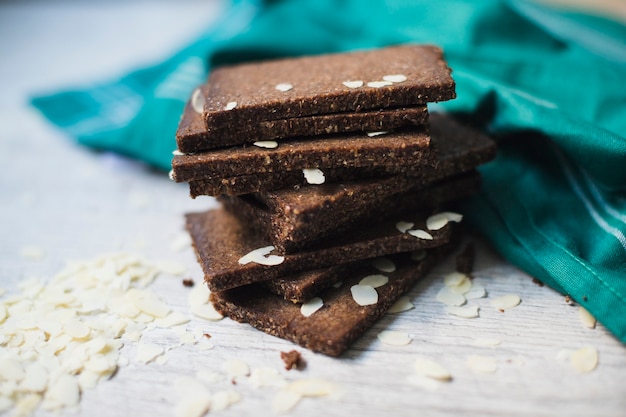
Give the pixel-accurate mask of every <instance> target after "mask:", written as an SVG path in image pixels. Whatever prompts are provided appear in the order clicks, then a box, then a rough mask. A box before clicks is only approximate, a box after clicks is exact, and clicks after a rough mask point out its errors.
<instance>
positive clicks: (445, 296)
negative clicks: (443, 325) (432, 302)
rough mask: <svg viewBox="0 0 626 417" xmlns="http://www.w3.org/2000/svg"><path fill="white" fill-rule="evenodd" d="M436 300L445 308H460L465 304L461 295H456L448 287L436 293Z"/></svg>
mask: <svg viewBox="0 0 626 417" xmlns="http://www.w3.org/2000/svg"><path fill="white" fill-rule="evenodd" d="M436 299H437V301H439V302H441V303H444V304H445V305H447V306H462V305H463V304H465V302H466V300H465V297H464V296H463V294H459V293H456V292H454V291H452V290H450V288H448V287H443V288H441V289H440V290H439V292H438V293H437V296H436Z"/></svg>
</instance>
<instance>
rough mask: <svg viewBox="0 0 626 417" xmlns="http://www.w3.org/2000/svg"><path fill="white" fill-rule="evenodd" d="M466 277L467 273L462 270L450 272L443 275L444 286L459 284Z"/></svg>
mask: <svg viewBox="0 0 626 417" xmlns="http://www.w3.org/2000/svg"><path fill="white" fill-rule="evenodd" d="M466 279H467V275H465V274H464V273H462V272H451V273H449V274H447V275H446V276H444V277H443V283H444V285H445V286H446V287H448V288H449V287H456V286H457V285H461V284H462V283H463V281H465V280H466Z"/></svg>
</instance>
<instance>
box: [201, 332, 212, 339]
mask: <svg viewBox="0 0 626 417" xmlns="http://www.w3.org/2000/svg"><path fill="white" fill-rule="evenodd" d="M202 336H204V337H205V338H207V339H210V338H211V335H210V334H209V333H203V334H202Z"/></svg>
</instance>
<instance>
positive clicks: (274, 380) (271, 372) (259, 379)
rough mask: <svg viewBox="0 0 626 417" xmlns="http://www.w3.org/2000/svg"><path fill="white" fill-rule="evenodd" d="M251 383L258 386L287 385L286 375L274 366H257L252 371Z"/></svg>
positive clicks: (280, 386)
mask: <svg viewBox="0 0 626 417" xmlns="http://www.w3.org/2000/svg"><path fill="white" fill-rule="evenodd" d="M249 381H250V383H251V384H252V385H253V386H255V387H257V388H261V387H276V388H282V387H284V386H285V385H287V381H286V380H285V377H283V376H282V375H281V374H280V373H279V372H278V371H277V370H276V369H274V368H266V367H265V368H255V369H253V370H252V372H250V379H249Z"/></svg>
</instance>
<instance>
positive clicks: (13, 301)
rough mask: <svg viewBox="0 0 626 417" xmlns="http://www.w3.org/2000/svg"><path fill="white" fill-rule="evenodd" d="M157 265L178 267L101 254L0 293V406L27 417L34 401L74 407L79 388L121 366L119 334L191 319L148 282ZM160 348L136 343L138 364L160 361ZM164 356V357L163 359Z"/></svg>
mask: <svg viewBox="0 0 626 417" xmlns="http://www.w3.org/2000/svg"><path fill="white" fill-rule="evenodd" d="M162 272H167V273H182V272H184V268H181V267H180V265H178V264H176V263H172V262H160V263H149V262H146V261H145V260H143V259H141V258H139V257H137V256H132V255H127V254H118V255H108V256H101V257H99V258H97V259H95V260H92V261H86V262H75V263H71V264H69V265H68V266H67V267H66V268H65V269H63V270H62V271H61V272H60V273H59V274H57V275H56V276H54V277H53V278H52V279H50V280H49V281H48V282H45V283H44V282H40V281H38V280H28V281H25V282H23V283H21V284H20V285H19V289H20V293H19V294H12V295H5V296H4V297H3V299H2V300H0V346H2V351H1V354H0V386H1V387H2V389H1V391H0V405H2V409H3V410H8V409H11V408H13V415H15V416H24V415H29V414H31V413H32V412H34V411H35V410H36V409H37V408H41V409H43V410H46V411H57V412H58V411H61V410H63V409H64V408H76V407H77V406H78V403H79V401H80V396H81V392H83V391H84V390H86V389H89V388H94V387H95V386H96V385H97V384H98V383H99V382H100V381H102V380H104V379H108V378H110V377H111V376H112V375H113V374H114V373H115V371H116V370H117V368H118V367H119V366H124V365H126V364H128V362H129V361H128V359H127V358H126V357H120V354H119V351H120V349H121V348H122V346H123V341H122V339H124V340H126V341H138V340H139V339H140V338H141V336H142V332H143V331H144V330H146V329H151V328H154V327H157V326H159V327H170V326H172V325H179V324H183V323H186V322H188V321H189V319H188V318H187V317H185V316H184V315H183V314H182V313H180V312H177V311H172V310H171V308H170V307H169V306H168V305H167V304H166V303H165V302H163V301H162V300H161V299H160V298H159V297H158V296H157V295H156V294H154V293H153V292H151V291H149V290H147V289H146V288H145V287H146V286H147V285H148V284H150V283H152V281H153V280H154V279H155V277H156V276H157V275H158V274H159V273H162ZM164 352H165V350H164V347H162V346H158V345H153V344H139V345H138V347H137V356H136V358H135V360H136V361H137V362H138V363H148V362H150V361H153V360H155V361H158V358H159V357H162V355H163V354H164ZM161 362H163V361H161Z"/></svg>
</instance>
